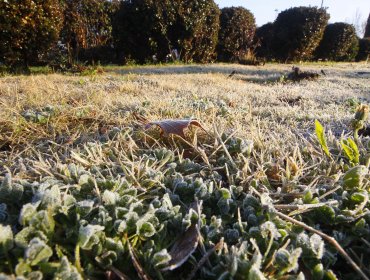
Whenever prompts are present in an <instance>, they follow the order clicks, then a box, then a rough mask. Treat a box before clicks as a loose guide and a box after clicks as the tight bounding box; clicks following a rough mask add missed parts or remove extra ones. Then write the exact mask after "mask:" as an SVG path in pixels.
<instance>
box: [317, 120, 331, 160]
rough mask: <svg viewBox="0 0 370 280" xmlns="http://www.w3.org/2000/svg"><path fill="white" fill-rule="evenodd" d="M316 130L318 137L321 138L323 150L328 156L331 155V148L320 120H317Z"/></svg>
mask: <svg viewBox="0 0 370 280" xmlns="http://www.w3.org/2000/svg"><path fill="white" fill-rule="evenodd" d="M315 132H316V136H317V139H318V140H319V143H320V145H321V148H322V150H323V151H324V152H325V154H326V155H327V156H328V157H330V152H329V148H328V145H327V144H326V138H325V130H324V127H323V126H322V125H321V123H320V122H319V121H318V120H315Z"/></svg>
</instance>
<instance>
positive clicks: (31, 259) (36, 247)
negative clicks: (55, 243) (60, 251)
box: [25, 237, 53, 266]
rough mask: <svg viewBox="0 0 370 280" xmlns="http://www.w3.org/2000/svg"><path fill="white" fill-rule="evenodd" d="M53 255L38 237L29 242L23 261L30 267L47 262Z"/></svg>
mask: <svg viewBox="0 0 370 280" xmlns="http://www.w3.org/2000/svg"><path fill="white" fill-rule="evenodd" d="M52 255H53V250H52V249H51V248H50V247H49V246H48V245H47V244H46V243H45V242H44V241H42V240H41V239H39V238H38V237H36V238H34V239H32V240H31V242H30V244H29V245H28V248H27V249H26V252H25V259H26V261H27V262H28V263H29V264H30V265H31V266H33V265H37V264H38V263H40V262H47V261H48V260H49V258H50V257H51V256H52Z"/></svg>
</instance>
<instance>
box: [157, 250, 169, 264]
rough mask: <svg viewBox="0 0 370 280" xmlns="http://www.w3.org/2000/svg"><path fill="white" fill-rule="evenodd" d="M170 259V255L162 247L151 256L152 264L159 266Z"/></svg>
mask: <svg viewBox="0 0 370 280" xmlns="http://www.w3.org/2000/svg"><path fill="white" fill-rule="evenodd" d="M170 260H171V255H170V254H169V253H168V252H167V249H163V250H161V251H159V252H157V253H155V254H154V256H153V264H154V266H161V265H165V264H167V263H168V262H169V261H170Z"/></svg>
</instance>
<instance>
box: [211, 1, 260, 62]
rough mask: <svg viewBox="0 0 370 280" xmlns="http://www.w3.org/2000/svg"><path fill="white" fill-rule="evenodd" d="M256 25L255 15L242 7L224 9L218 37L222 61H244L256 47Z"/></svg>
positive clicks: (219, 55)
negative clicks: (254, 46)
mask: <svg viewBox="0 0 370 280" xmlns="http://www.w3.org/2000/svg"><path fill="white" fill-rule="evenodd" d="M255 32H256V23H255V19H254V16H253V14H252V13H251V12H250V11H249V10H247V9H245V8H242V7H231V8H223V9H222V10H221V16H220V32H219V36H218V40H219V42H218V48H217V52H218V58H219V60H221V61H237V60H240V59H244V58H245V57H246V56H247V54H248V53H249V52H250V50H251V48H253V45H254V35H255Z"/></svg>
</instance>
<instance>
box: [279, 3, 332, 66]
mask: <svg viewBox="0 0 370 280" xmlns="http://www.w3.org/2000/svg"><path fill="white" fill-rule="evenodd" d="M328 20H329V15H328V13H327V12H326V9H323V8H317V7H295V8H290V9H288V10H285V11H282V12H281V13H280V14H279V15H278V17H277V19H276V20H275V22H274V38H273V43H272V47H273V50H274V55H275V57H276V59H278V60H280V61H295V60H305V59H310V58H311V57H312V54H313V52H314V51H315V49H316V48H317V46H318V45H319V43H320V41H321V39H322V36H323V34H324V30H325V26H326V25H327V23H328Z"/></svg>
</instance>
